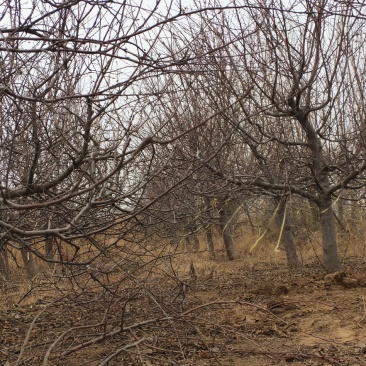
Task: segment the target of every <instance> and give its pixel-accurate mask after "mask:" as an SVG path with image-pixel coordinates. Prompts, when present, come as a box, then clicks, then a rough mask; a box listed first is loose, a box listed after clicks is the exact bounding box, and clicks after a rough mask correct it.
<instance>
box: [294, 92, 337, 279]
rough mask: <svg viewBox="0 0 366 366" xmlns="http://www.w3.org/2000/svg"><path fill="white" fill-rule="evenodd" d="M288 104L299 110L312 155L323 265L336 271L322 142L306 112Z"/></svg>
mask: <svg viewBox="0 0 366 366" xmlns="http://www.w3.org/2000/svg"><path fill="white" fill-rule="evenodd" d="M290 106H291V107H295V109H294V110H295V111H296V112H299V113H298V114H297V116H296V117H297V119H298V121H299V122H300V124H301V125H302V127H303V128H304V131H305V132H306V135H307V138H308V142H309V146H310V149H311V151H312V155H313V156H312V158H313V161H312V171H313V174H314V181H315V182H316V183H317V184H316V186H317V191H318V201H317V204H318V206H319V210H320V225H321V230H322V245H323V260H324V266H325V269H326V270H327V272H328V273H331V272H336V271H338V270H340V268H341V265H340V261H339V259H338V250H337V237H336V229H335V223H334V215H333V208H332V197H331V196H330V194H327V190H328V189H329V188H330V186H331V184H330V179H329V172H328V166H327V163H326V160H325V159H324V156H323V152H322V143H321V140H320V138H319V135H318V133H317V131H316V129H315V128H314V126H313V125H312V124H311V122H310V120H309V116H308V114H306V113H305V114H304V113H302V112H301V111H299V110H298V108H297V107H296V104H295V101H294V100H293V99H292V102H291V101H290Z"/></svg>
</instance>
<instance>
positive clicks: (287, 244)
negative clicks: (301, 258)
mask: <svg viewBox="0 0 366 366" xmlns="http://www.w3.org/2000/svg"><path fill="white" fill-rule="evenodd" d="M279 205H280V206H279V210H278V214H279V215H278V220H277V224H278V226H279V227H280V228H281V226H282V224H283V225H284V227H283V232H282V243H283V246H284V248H285V252H286V256H287V265H288V267H289V268H292V269H293V268H296V267H297V266H298V259H297V253H296V245H295V241H294V237H293V234H292V225H291V217H290V215H289V212H288V211H287V212H286V201H285V200H282V201H281V202H280V203H279ZM285 214H286V217H285V222H284V223H283V218H284V216H285Z"/></svg>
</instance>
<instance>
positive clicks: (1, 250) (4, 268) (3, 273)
mask: <svg viewBox="0 0 366 366" xmlns="http://www.w3.org/2000/svg"><path fill="white" fill-rule="evenodd" d="M9 277H10V269H9V260H8V252H7V247H6V242H5V243H4V244H2V245H1V247H0V282H3V281H7V280H8V279H9Z"/></svg>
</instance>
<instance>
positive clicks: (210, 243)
mask: <svg viewBox="0 0 366 366" xmlns="http://www.w3.org/2000/svg"><path fill="white" fill-rule="evenodd" d="M206 239H207V247H208V251H209V253H210V255H211V256H212V257H214V258H215V245H214V241H213V235H212V226H211V225H209V226H207V228H206Z"/></svg>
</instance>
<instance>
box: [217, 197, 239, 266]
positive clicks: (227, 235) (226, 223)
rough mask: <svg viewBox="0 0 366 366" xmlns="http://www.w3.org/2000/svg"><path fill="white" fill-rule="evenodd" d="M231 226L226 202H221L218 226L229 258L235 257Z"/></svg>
mask: <svg viewBox="0 0 366 366" xmlns="http://www.w3.org/2000/svg"><path fill="white" fill-rule="evenodd" d="M231 226H232V225H231V224H230V215H229V213H228V210H227V206H226V204H223V205H222V207H221V209H220V227H221V231H222V236H223V239H224V246H225V249H226V254H227V257H228V258H229V260H233V259H235V258H236V253H235V246H234V241H233V237H232V234H231Z"/></svg>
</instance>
